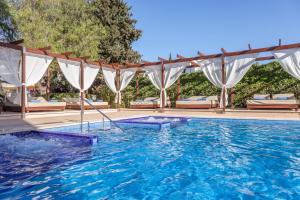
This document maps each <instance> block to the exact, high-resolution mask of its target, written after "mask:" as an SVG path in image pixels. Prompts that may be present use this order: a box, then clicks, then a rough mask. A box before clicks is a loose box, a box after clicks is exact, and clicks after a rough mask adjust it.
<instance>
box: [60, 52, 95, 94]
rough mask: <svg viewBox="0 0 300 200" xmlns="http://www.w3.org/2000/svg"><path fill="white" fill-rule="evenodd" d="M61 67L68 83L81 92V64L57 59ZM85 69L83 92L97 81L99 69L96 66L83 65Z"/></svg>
mask: <svg viewBox="0 0 300 200" xmlns="http://www.w3.org/2000/svg"><path fill="white" fill-rule="evenodd" d="M57 61H58V64H59V67H60V69H61V71H62V72H63V74H64V76H65V78H66V79H67V81H68V82H69V83H70V84H71V85H72V86H73V87H75V88H76V89H78V90H81V87H80V62H78V61H71V60H65V59H59V58H58V59H57ZM83 66H84V68H83V70H84V87H83V91H85V90H87V89H89V88H90V87H91V85H92V84H93V82H94V81H95V79H96V76H97V73H98V71H99V67H97V66H94V65H89V64H87V63H84V64H83Z"/></svg>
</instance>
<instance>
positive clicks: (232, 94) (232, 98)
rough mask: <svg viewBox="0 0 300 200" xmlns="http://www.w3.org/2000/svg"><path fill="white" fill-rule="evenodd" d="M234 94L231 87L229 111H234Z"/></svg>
mask: <svg viewBox="0 0 300 200" xmlns="http://www.w3.org/2000/svg"><path fill="white" fill-rule="evenodd" d="M234 92H235V89H234V87H232V88H231V89H230V104H231V109H234Z"/></svg>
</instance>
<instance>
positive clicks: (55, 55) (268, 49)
mask: <svg viewBox="0 0 300 200" xmlns="http://www.w3.org/2000/svg"><path fill="white" fill-rule="evenodd" d="M21 43H23V40H20V41H15V42H12V43H3V42H0V46H1V47H7V48H12V49H16V50H20V51H21V52H22V65H21V66H22V77H21V83H22V97H21V107H22V109H21V111H22V116H23V117H24V116H25V106H26V105H25V91H26V85H25V84H26V83H25V78H26V77H25V74H26V72H25V70H26V67H25V59H26V56H25V53H26V52H29V53H33V54H38V55H45V56H51V57H53V58H60V59H66V60H70V61H77V62H80V63H81V65H80V85H81V89H82V90H80V96H81V97H82V98H83V97H84V92H83V83H84V66H83V65H84V63H87V64H91V65H94V66H98V67H99V68H102V67H103V66H105V67H108V68H112V69H115V70H116V80H115V81H116V88H117V90H118V89H119V88H120V69H128V68H137V73H141V72H143V71H144V70H143V68H144V67H147V66H152V65H161V73H162V80H161V83H162V88H164V73H165V67H164V65H165V64H172V63H179V62H190V63H191V65H190V66H188V67H199V65H198V64H197V63H195V62H194V61H195V60H207V59H214V58H221V67H222V83H223V84H226V80H225V77H226V71H225V58H226V57H229V56H239V55H246V54H254V53H262V52H271V51H276V50H286V49H293V48H300V43H293V44H287V45H282V44H281V40H279V44H278V45H276V46H270V47H263V48H251V45H250V44H249V45H248V49H246V50H242V51H232V52H229V51H226V50H225V49H224V48H221V52H220V53H217V54H210V55H205V54H203V53H200V52H198V55H197V56H194V57H187V58H186V57H183V56H181V55H177V59H173V60H166V59H163V58H160V57H159V59H160V60H159V61H155V62H143V63H126V64H119V63H113V64H107V63H104V62H103V61H101V60H99V61H91V60H88V57H70V55H71V54H73V52H65V53H60V54H58V53H53V52H50V49H51V48H50V47H44V48H24V47H23V46H21V45H20V44H21ZM272 59H275V57H274V56H271V55H270V56H264V57H258V58H256V61H264V60H272ZM48 75H49V72H48ZM177 84H178V87H177V92H178V94H180V79H179V80H178V82H177ZM47 85H48V87H49V83H48V84H47ZM48 90H49V88H48ZM136 91H137V94H136V96H137V95H138V92H139V83H138V78H137V82H136ZM221 98H223V110H224V111H225V101H224V100H225V93H223V96H222V97H221ZM118 99H119V98H118ZM162 102H163V106H162V107H163V108H164V107H165V105H164V102H165V100H164V95H163V99H162ZM81 104H82V105H83V102H81ZM119 104H120V102H117V106H119Z"/></svg>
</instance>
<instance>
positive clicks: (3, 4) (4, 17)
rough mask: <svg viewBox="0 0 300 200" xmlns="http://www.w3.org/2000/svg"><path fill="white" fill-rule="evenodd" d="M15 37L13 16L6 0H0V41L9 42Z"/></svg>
mask: <svg viewBox="0 0 300 200" xmlns="http://www.w3.org/2000/svg"><path fill="white" fill-rule="evenodd" d="M16 37H17V35H16V32H15V28H14V26H13V18H12V16H11V14H10V11H9V6H8V4H7V1H6V0H0V41H4V42H7V41H8V42H9V41H13V40H14V39H15V38H16Z"/></svg>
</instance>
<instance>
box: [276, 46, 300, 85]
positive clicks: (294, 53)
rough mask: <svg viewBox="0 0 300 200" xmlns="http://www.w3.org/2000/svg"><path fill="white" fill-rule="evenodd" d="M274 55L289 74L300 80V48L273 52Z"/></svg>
mask: <svg viewBox="0 0 300 200" xmlns="http://www.w3.org/2000/svg"><path fill="white" fill-rule="evenodd" d="M272 54H273V55H274V56H275V58H276V59H277V60H278V61H279V62H280V64H281V66H282V68H283V69H284V70H285V71H286V72H287V73H289V74H290V75H292V76H293V77H295V78H296V79H298V80H300V48H294V49H287V50H279V51H273V52H272Z"/></svg>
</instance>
